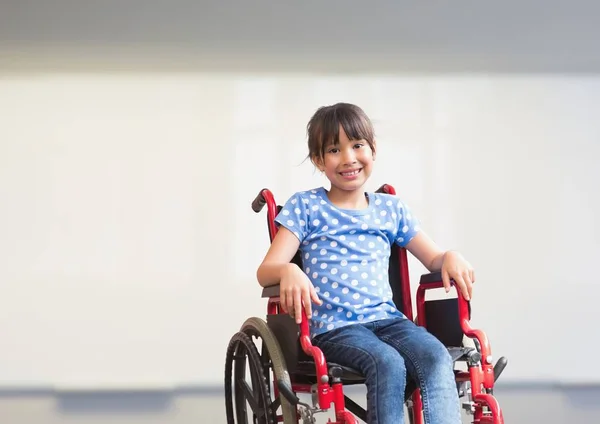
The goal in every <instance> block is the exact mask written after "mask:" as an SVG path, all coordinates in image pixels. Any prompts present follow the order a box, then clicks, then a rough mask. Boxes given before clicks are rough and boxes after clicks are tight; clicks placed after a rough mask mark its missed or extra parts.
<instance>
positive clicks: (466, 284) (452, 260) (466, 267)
mask: <svg viewBox="0 0 600 424" xmlns="http://www.w3.org/2000/svg"><path fill="white" fill-rule="evenodd" d="M450 279H452V280H454V283H455V284H456V286H457V289H458V291H459V292H460V293H462V295H463V297H464V298H465V299H466V300H471V297H472V295H473V283H474V282H475V272H474V271H473V267H472V266H471V264H470V263H469V262H467V261H466V260H465V258H463V256H462V255H461V254H460V253H458V252H453V251H448V252H446V253H445V254H444V261H443V262H442V281H443V282H444V287H445V289H446V293H448V291H450Z"/></svg>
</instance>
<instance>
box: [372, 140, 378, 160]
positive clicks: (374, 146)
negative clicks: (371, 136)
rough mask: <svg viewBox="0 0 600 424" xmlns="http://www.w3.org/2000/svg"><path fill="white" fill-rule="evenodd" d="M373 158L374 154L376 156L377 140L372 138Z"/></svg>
mask: <svg viewBox="0 0 600 424" xmlns="http://www.w3.org/2000/svg"><path fill="white" fill-rule="evenodd" d="M372 150H373V160H375V156H377V141H376V140H373V149H372Z"/></svg>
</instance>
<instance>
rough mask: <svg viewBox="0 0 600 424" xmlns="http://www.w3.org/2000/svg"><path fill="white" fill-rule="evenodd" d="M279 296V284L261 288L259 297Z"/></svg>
mask: <svg viewBox="0 0 600 424" xmlns="http://www.w3.org/2000/svg"><path fill="white" fill-rule="evenodd" d="M278 296H279V284H274V285H272V286H267V287H265V288H263V291H262V295H261V297H278Z"/></svg>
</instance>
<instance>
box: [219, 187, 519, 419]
mask: <svg viewBox="0 0 600 424" xmlns="http://www.w3.org/2000/svg"><path fill="white" fill-rule="evenodd" d="M377 192H383V193H388V194H392V195H395V194H396V192H395V190H394V188H393V187H392V186H390V185H388V184H384V185H382V186H381V187H380V188H379V189H378V190H377ZM265 205H266V206H267V226H268V230H269V236H270V240H271V241H272V240H273V238H274V237H275V234H276V232H277V226H276V223H275V217H276V216H277V213H278V212H279V211H280V210H281V206H280V205H277V204H276V203H275V199H274V197H273V194H272V193H271V192H270V191H269V190H268V189H263V190H261V191H260V192H259V194H258V196H257V197H256V199H254V201H253V202H252V209H253V210H254V212H256V213H259V212H261V210H262V209H263V207H264V206H265ZM293 262H295V263H296V264H298V265H299V266H300V267H301V268H302V259H301V256H300V252H297V253H296V255H295V256H294V258H293ZM388 272H389V281H390V284H391V287H392V292H393V300H394V303H395V304H396V305H397V308H398V309H399V310H400V311H402V312H403V313H404V315H405V316H406V317H407V318H408V319H410V320H414V321H415V322H416V323H417V325H421V326H424V327H425V328H426V329H427V330H428V331H429V332H430V333H432V334H433V335H434V336H435V337H437V338H438V339H439V340H440V341H441V342H442V343H443V344H444V345H445V346H446V347H447V349H448V352H449V353H450V355H451V357H452V359H453V361H454V364H455V367H454V368H455V370H454V374H455V378H456V387H457V391H458V394H459V398H460V399H461V402H462V408H463V410H464V411H465V412H466V414H467V415H469V416H472V419H473V421H472V422H473V423H474V424H484V423H493V424H503V423H504V418H503V415H502V410H501V408H500V405H499V403H498V401H497V400H496V398H495V397H494V394H493V391H494V384H495V382H496V380H497V379H498V377H499V376H500V374H501V373H502V371H503V370H504V368H505V367H506V365H507V360H506V358H505V357H501V358H500V359H499V360H498V361H497V362H496V364H495V365H492V363H493V359H492V350H491V347H490V343H489V341H488V338H487V336H486V334H485V333H484V332H483V331H481V330H479V329H474V328H472V327H471V325H470V323H469V320H470V318H471V307H470V302H468V301H466V300H465V299H464V298H463V297H462V296H460V294H459V293H457V294H458V296H457V297H456V298H449V299H441V300H425V293H426V292H427V291H428V290H432V289H439V288H442V287H443V283H442V277H441V273H439V272H436V273H431V274H425V275H422V276H421V278H420V281H419V287H418V290H417V293H416V303H417V307H416V312H417V314H416V317H415V318H413V307H412V302H411V291H410V283H409V273H408V262H407V252H406V250H405V249H404V248H400V247H399V246H397V245H394V246H393V247H392V251H391V255H390V263H389V270H388ZM453 286H454V285H453ZM262 297H263V298H265V299H267V316H266V320H264V319H262V318H258V317H252V318H249V319H247V320H246V321H245V322H244V323H243V324H242V326H241V328H240V329H239V331H238V332H236V333H235V334H234V335H233V336H232V338H231V339H230V341H229V344H228V347H227V353H226V360H225V407H226V408H225V409H226V415H227V423H228V424H247V423H248V414H249V411H248V409H247V407H248V406H250V408H251V411H250V415H251V417H252V422H253V423H255V424H275V423H278V422H283V423H284V424H292V423H302V424H313V423H316V414H317V413H319V412H326V411H329V410H330V409H331V408H332V404H333V411H332V412H333V413H334V416H335V421H331V419H329V420H328V423H330V424H358V423H359V422H361V421H359V419H360V420H362V421H363V422H366V415H367V414H366V410H365V409H364V408H362V407H361V406H360V405H359V404H357V403H356V402H355V401H353V400H352V399H351V398H350V397H349V396H348V395H345V394H344V387H347V386H350V385H360V384H364V382H365V378H364V376H362V375H361V373H360V372H358V371H357V370H354V369H351V368H348V367H344V366H340V365H338V364H335V363H331V362H327V361H326V358H325V357H324V355H323V352H322V351H321V350H320V349H319V348H317V347H316V346H313V345H312V344H311V339H310V333H309V322H308V318H307V316H306V313H305V312H304V311H303V315H302V321H301V323H300V325H298V324H296V322H295V321H294V319H292V318H291V317H290V316H289V315H288V314H286V313H285V312H283V311H282V309H281V308H280V305H279V286H278V285H274V286H270V287H266V288H264V289H263V290H262ZM469 340H471V341H472V343H471V344H472V346H467V343H465V341H469ZM259 348H260V350H259ZM459 363H462V364H463V365H462V368H464V369H466V370H464V369H463V370H461V369H457V364H459ZM248 380H249V381H248ZM300 393H302V394H308V395H310V398H311V400H312V402H310V404H309V403H307V402H302V401H301V400H300V398H299V397H298V396H297V395H296V394H300ZM402 401H403V402H404V406H406V410H407V411H408V420H409V422H410V423H411V424H423V422H424V421H423V416H422V411H423V404H422V398H421V396H420V392H419V388H418V386H417V384H416V382H415V381H414V380H413V379H412V378H411V377H410V376H408V377H407V383H406V392H405V394H404V399H403V400H402Z"/></svg>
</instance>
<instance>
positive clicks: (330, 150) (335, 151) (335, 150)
mask: <svg viewBox="0 0 600 424" xmlns="http://www.w3.org/2000/svg"><path fill="white" fill-rule="evenodd" d="M338 150H339V149H336V148H333V149H329V153H337V152H338Z"/></svg>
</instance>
